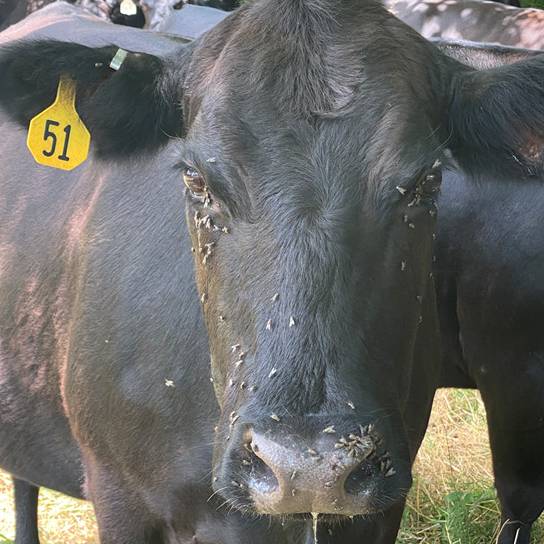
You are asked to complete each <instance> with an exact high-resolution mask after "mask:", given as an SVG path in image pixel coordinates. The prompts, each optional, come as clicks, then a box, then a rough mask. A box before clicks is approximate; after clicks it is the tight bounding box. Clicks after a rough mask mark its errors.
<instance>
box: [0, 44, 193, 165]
mask: <svg viewBox="0 0 544 544" xmlns="http://www.w3.org/2000/svg"><path fill="white" fill-rule="evenodd" d="M118 51H119V49H118V48H117V47H115V46H112V47H102V48H99V49H93V48H90V47H86V46H83V45H78V44H72V43H64V42H57V41H34V42H26V43H19V44H17V45H12V46H9V47H6V48H3V49H2V50H1V51H0V74H2V75H1V77H0V107H1V108H2V109H3V110H5V112H6V113H7V114H8V115H9V116H10V117H11V118H12V119H13V120H14V121H16V122H18V123H20V124H21V125H23V126H25V127H26V126H28V124H29V122H30V120H31V119H32V118H33V117H34V116H35V115H37V114H38V113H40V112H41V111H43V110H44V109H45V108H47V107H48V106H50V105H51V104H52V103H53V101H54V100H55V96H56V92H57V88H58V85H59V80H60V78H61V77H63V76H68V77H70V78H71V79H72V80H74V81H75V83H76V108H77V110H78V113H79V115H80V117H81V118H82V120H83V122H84V123H85V124H86V126H87V128H88V129H89V131H90V132H91V137H92V140H93V142H94V149H95V151H96V153H97V154H98V155H101V156H108V155H112V156H116V157H118V156H120V155H128V154H131V153H135V152H138V151H142V150H145V149H153V148H156V147H158V146H161V145H162V144H164V143H165V142H166V141H167V140H168V138H169V137H173V136H179V135H180V134H181V132H182V128H183V116H182V111H181V105H180V104H181V96H180V93H181V89H182V83H181V81H177V78H176V77H175V73H177V71H176V70H175V68H174V66H170V65H169V64H167V63H166V62H164V61H163V60H161V59H159V58H158V57H155V56H153V55H148V54H143V53H128V55H127V56H126V58H125V59H124V60H123V62H122V64H121V66H120V67H119V69H118V70H115V69H114V68H112V67H110V63H111V62H112V60H113V59H114V57H115V56H116V54H117V52H118ZM122 57H123V55H122V54H121V55H118V56H117V58H116V60H117V59H119V60H122Z"/></svg>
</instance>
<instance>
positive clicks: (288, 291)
mask: <svg viewBox="0 0 544 544" xmlns="http://www.w3.org/2000/svg"><path fill="white" fill-rule="evenodd" d="M300 9H301V10H303V9H304V8H303V6H302V5H301V6H300ZM257 14H259V12H257ZM273 15H274V14H273V13H271V14H269V16H268V21H269V24H270V21H271V20H272V18H273ZM343 15H344V16H345V17H346V21H345V22H344V23H343V24H344V25H347V28H348V29H350V25H351V23H349V22H348V21H349V15H350V14H349V13H348V12H346V13H343ZM252 16H254V15H253V14H252V13H251V11H249V12H248V13H247V14H246V18H250V17H252ZM308 17H309V20H308V24H307V29H306V33H307V34H306V35H303V34H300V32H299V31H298V30H296V29H293V32H299V39H300V43H297V42H296V41H295V42H294V43H293V44H291V45H289V44H285V43H284V42H281V43H277V44H275V45H273V46H272V47H270V46H268V47H267V48H266V50H265V51H264V52H263V53H262V54H263V58H262V59H257V60H256V59H255V58H254V51H256V50H259V48H260V47H262V44H264V43H267V42H268V43H273V41H272V36H273V35H274V32H276V31H277V29H271V30H270V33H271V34H270V36H268V37H267V36H263V35H260V34H259V35H258V36H252V35H248V33H247V32H244V30H243V27H242V28H241V30H239V31H233V33H232V34H231V36H229V39H230V42H229V43H228V44H224V45H223V50H224V53H223V55H222V58H221V62H217V61H215V60H213V61H210V60H209V59H208V58H207V57H206V55H207V54H208V50H207V48H206V46H204V50H200V49H199V48H198V47H197V49H196V51H195V53H194V56H193V61H192V64H191V67H190V68H189V70H188V74H189V76H188V79H187V83H186V88H187V92H186V93H185V95H184V111H185V112H186V118H185V122H186V134H185V137H184V138H183V140H182V142H181V144H180V152H179V153H180V156H181V158H182V161H181V166H180V168H181V174H182V180H183V183H184V185H185V187H186V195H187V220H188V225H189V229H190V232H191V235H192V242H193V250H194V256H195V265H196V277H197V284H198V287H199V292H200V296H201V302H202V306H203V309H204V314H205V317H206V322H207V325H208V332H209V337H210V344H211V345H210V347H211V359H212V377H213V381H214V385H215V388H216V392H217V396H218V399H219V402H220V404H221V406H222V414H223V417H222V420H221V422H220V425H219V428H218V433H217V451H216V477H217V478H218V480H217V486H218V488H221V489H224V488H227V489H228V490H229V493H233V494H234V496H236V497H238V500H239V501H240V503H241V504H242V505H248V506H255V507H256V508H257V509H258V510H259V511H262V512H267V513H285V512H307V511H309V510H310V509H313V510H315V511H317V512H322V513H330V514H338V513H341V514H342V513H346V514H356V513H362V512H364V513H370V512H376V511H378V510H381V509H383V508H384V507H387V506H388V505H389V503H390V502H394V501H396V500H399V499H400V498H401V497H402V496H403V495H404V493H406V491H407V490H408V488H409V486H410V455H409V447H408V442H407V439H406V431H405V428H404V425H405V423H404V421H403V417H402V413H403V412H404V410H405V407H406V403H407V401H408V399H409V396H410V378H411V376H412V366H413V364H414V363H415V362H416V361H417V360H418V359H420V358H421V357H423V353H421V352H420V350H418V349H416V347H415V346H416V343H417V337H418V334H419V333H421V331H425V333H424V334H426V335H427V338H428V342H429V343H431V344H432V343H433V342H435V337H434V336H435V322H434V314H433V311H432V310H430V309H429V301H431V302H432V278H431V275H430V271H431V261H432V238H433V232H434V223H435V220H436V209H435V207H434V200H433V199H434V196H435V194H436V192H437V191H438V189H439V185H440V171H439V164H438V162H437V159H438V158H439V157H440V153H439V151H438V150H439V148H440V145H439V141H438V140H437V138H436V136H435V134H434V131H435V129H436V126H435V124H436V120H435V119H433V115H432V113H433V111H434V109H435V107H434V106H433V105H432V104H431V101H430V98H429V95H428V93H427V91H426V89H425V87H424V85H423V86H422V88H421V89H420V90H421V93H416V92H414V91H413V90H412V89H410V88H409V86H408V85H407V84H406V82H405V81H403V80H402V79H401V78H397V77H392V76H391V75H390V74H391V73H395V70H397V71H398V69H397V68H396V67H395V65H396V62H397V61H396V60H392V59H388V60H387V62H388V63H390V66H389V70H388V74H389V75H388V76H387V77H382V75H380V74H378V73H375V74H373V75H372V77H367V76H366V75H365V73H364V72H365V65H364V62H363V54H362V52H363V51H364V50H366V46H365V42H366V40H367V39H368V38H364V39H361V40H359V42H360V43H359V47H354V46H353V44H352V46H351V47H352V48H353V49H349V50H348V51H347V52H346V53H344V52H343V51H342V48H341V47H340V46H339V45H338V44H336V47H337V50H338V52H337V53H336V54H337V55H338V58H335V59H334V61H333V60H332V59H331V60H330V62H331V63H332V62H334V63H335V65H336V64H337V65H341V66H346V72H345V73H341V74H336V73H334V70H332V69H331V66H329V65H327V63H326V61H325V62H324V61H323V60H322V59H326V58H327V56H331V57H332V56H333V54H334V52H331V51H330V50H329V47H330V46H329V43H334V41H335V40H336V41H338V37H337V36H335V34H334V32H333V33H332V34H331V35H330V36H328V37H327V38H326V40H325V37H323V40H324V41H326V42H328V43H326V44H325V43H319V44H318V46H319V47H322V48H323V51H322V53H321V54H320V55H318V57H320V58H319V59H317V60H316V59H313V58H312V55H313V53H312V52H311V51H312V45H311V44H312V40H313V38H314V37H315V34H317V33H318V30H317V28H314V26H316V25H317V24H318V21H317V20H314V19H313V17H316V18H317V14H316V13H313V12H312V11H311V10H309V11H308ZM348 32H350V30H348ZM353 34H354V32H353ZM289 47H291V48H292V50H288V49H289ZM286 49H287V50H286ZM274 59H287V60H286V61H285V62H283V63H282V62H281V60H280V65H277V61H275V60H274ZM210 62H212V63H213V65H214V68H213V70H210V69H209V68H208V66H209V63H210ZM202 66H204V67H206V68H205V69H204V70H203V69H202ZM266 67H268V68H266ZM270 67H273V69H272V70H271V69H270ZM420 77H421V79H422V80H425V78H426V76H425V74H424V73H423V72H422V73H421V74H420ZM248 80H249V81H252V82H253V83H252V84H250V85H248V84H247V81H248ZM203 81H204V82H205V83H203ZM378 88H379V89H380V96H379V98H377V97H376V92H375V89H378ZM418 90H419V89H418ZM431 308H432V306H431ZM427 321H428V322H427ZM392 338H394V339H395V340H394V341H392ZM419 362H420V363H421V361H419ZM424 402H426V401H424ZM293 475H295V476H294V477H293ZM384 497H388V499H387V500H385V499H384Z"/></svg>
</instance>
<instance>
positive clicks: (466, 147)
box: [446, 55, 544, 177]
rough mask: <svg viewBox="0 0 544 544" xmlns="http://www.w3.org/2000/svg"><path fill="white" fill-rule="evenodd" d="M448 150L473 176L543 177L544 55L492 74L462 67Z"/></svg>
mask: <svg viewBox="0 0 544 544" xmlns="http://www.w3.org/2000/svg"><path fill="white" fill-rule="evenodd" d="M457 69H458V72H457V73H456V74H455V76H454V77H453V84H452V86H451V92H450V93H449V97H450V102H449V108H448V115H449V123H448V126H449V131H448V134H447V135H446V136H447V138H448V143H447V146H448V147H449V148H450V149H451V150H452V153H453V154H454V156H455V158H456V159H457V160H458V162H459V163H460V165H461V166H462V167H463V168H465V169H466V170H468V171H469V172H471V173H473V174H478V173H491V174H493V175H495V176H498V177H512V176H515V177H520V176H522V177H542V176H543V175H544V55H538V56H534V57H532V58H527V59H526V60H523V61H520V62H516V63H514V64H510V65H506V66H501V67H497V68H492V69H489V70H481V71H477V70H473V69H471V68H468V67H466V66H462V65H457Z"/></svg>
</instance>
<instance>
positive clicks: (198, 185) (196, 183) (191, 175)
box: [183, 166, 208, 196]
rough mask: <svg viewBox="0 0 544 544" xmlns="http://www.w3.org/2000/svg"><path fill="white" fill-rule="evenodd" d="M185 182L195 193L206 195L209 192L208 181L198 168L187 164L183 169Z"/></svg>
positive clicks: (196, 194)
mask: <svg viewBox="0 0 544 544" xmlns="http://www.w3.org/2000/svg"><path fill="white" fill-rule="evenodd" d="M183 183H185V186H186V187H187V189H189V191H191V193H193V195H195V196H205V195H206V193H207V190H208V189H207V187H206V181H205V179H204V177H203V176H202V175H201V174H200V172H199V171H198V170H195V169H194V168H191V167H190V166H187V167H185V168H184V169H183Z"/></svg>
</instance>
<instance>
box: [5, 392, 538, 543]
mask: <svg viewBox="0 0 544 544" xmlns="http://www.w3.org/2000/svg"><path fill="white" fill-rule="evenodd" d="M415 474H416V481H415V485H414V488H413V490H412V494H411V496H410V501H409V506H408V508H407V510H406V514H405V519H404V523H403V528H402V531H401V533H400V536H399V540H398V543H399V544H494V543H495V541H496V537H497V534H498V531H499V529H500V527H499V525H500V524H499V513H498V509H497V503H496V499H495V492H494V490H493V486H492V474H491V462H490V456H489V445H488V441H487V432H486V426H485V416H484V410H483V406H482V403H481V401H480V399H479V396H478V395H477V393H474V392H471V391H441V392H440V393H439V395H438V396H437V399H436V402H435V408H434V411H433V417H432V420H431V424H430V426H429V432H428V433H427V437H426V439H425V443H424V445H423V447H422V450H421V452H420V456H419V459H418V461H417V466H416V469H415ZM40 527H41V534H42V543H43V544H66V542H68V541H69V542H73V543H77V544H94V543H96V542H97V540H98V539H97V536H96V526H95V522H94V517H93V513H92V508H91V507H90V505H89V504H87V503H84V502H79V501H76V500H73V499H68V498H66V497H64V496H62V495H59V494H58V493H54V492H52V491H43V492H42V495H41V500H40ZM68 535H69V538H68ZM13 536H14V527H13V510H12V503H11V483H10V480H9V477H8V476H7V475H6V474H4V473H1V472H0V544H11V539H12V538H13ZM533 542H534V543H535V544H537V543H542V542H544V522H539V524H538V525H537V527H536V530H535V535H534V539H533Z"/></svg>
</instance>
